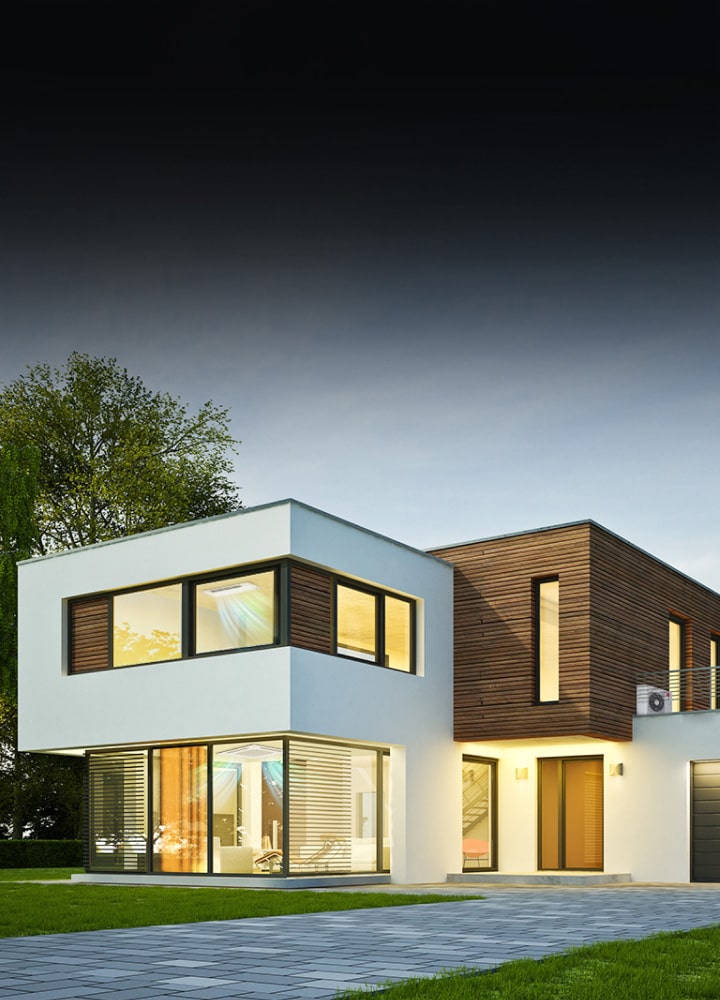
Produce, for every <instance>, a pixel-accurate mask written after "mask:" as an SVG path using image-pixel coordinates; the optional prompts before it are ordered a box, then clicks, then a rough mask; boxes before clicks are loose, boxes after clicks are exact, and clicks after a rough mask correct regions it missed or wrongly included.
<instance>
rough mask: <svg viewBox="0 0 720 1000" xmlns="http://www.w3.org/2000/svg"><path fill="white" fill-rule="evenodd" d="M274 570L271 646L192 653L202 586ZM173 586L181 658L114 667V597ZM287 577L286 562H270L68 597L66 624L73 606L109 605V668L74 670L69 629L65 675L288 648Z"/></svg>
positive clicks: (68, 630) (267, 644)
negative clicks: (176, 590)
mask: <svg viewBox="0 0 720 1000" xmlns="http://www.w3.org/2000/svg"><path fill="white" fill-rule="evenodd" d="M269 570H273V571H274V573H275V583H274V596H275V607H274V619H275V620H274V623H273V642H270V643H263V644H262V645H259V646H233V647H230V648H228V649H218V650H209V651H207V652H203V653H198V652H196V651H195V591H196V588H197V587H198V586H199V585H201V584H202V583H208V582H213V583H214V582H215V581H217V582H218V583H220V582H221V581H222V580H229V579H235V578H236V577H238V576H252V575H253V574H254V573H260V572H267V571H269ZM176 584H179V585H180V586H181V595H180V656H174V657H171V658H170V659H167V660H152V661H140V662H138V663H126V664H122V665H119V666H116V665H115V662H114V655H113V632H114V624H115V602H114V598H115V597H120V596H122V595H123V594H138V593H142V592H143V591H145V590H157V589H158V588H160V587H171V586H174V585H176ZM288 590H289V573H288V560H287V559H285V560H277V559H273V560H270V561H267V562H262V563H252V564H250V565H241V566H234V567H230V568H226V569H222V570H217V571H216V572H212V571H210V572H205V573H197V574H195V573H193V574H190V575H188V576H180V577H172V578H170V579H167V580H156V581H154V582H153V583H143V584H139V585H138V586H133V587H121V588H118V589H117V590H105V591H99V592H97V593H95V594H82V595H78V596H76V597H71V598H69V599H68V600H67V602H66V609H65V613H66V615H67V618H68V622H71V620H72V609H73V606H74V605H75V604H77V603H80V602H82V601H87V600H88V599H89V598H97V599H98V600H100V599H103V598H105V599H106V600H107V602H108V630H107V643H108V666H107V667H97V668H96V669H94V670H82V671H75V670H73V647H72V628H71V627H68V629H67V673H68V675H69V676H75V675H79V674H86V673H98V672H101V671H105V670H125V669H126V668H132V667H143V666H155V665H156V664H159V663H177V662H179V661H182V660H192V659H197V658H198V657H206V656H223V655H225V654H228V653H238V652H251V651H253V650H258V649H272V648H274V647H275V646H286V645H287V644H288V618H289V594H288Z"/></svg>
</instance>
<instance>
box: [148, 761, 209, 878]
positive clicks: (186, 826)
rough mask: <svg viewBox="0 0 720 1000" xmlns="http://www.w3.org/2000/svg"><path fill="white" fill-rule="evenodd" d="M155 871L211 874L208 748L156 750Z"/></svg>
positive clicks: (154, 770) (154, 777)
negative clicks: (208, 845) (209, 870)
mask: <svg viewBox="0 0 720 1000" xmlns="http://www.w3.org/2000/svg"><path fill="white" fill-rule="evenodd" d="M153 871H161V872H206V871H207V748H206V747H204V746H189V747H168V748H167V749H162V750H154V751H153Z"/></svg>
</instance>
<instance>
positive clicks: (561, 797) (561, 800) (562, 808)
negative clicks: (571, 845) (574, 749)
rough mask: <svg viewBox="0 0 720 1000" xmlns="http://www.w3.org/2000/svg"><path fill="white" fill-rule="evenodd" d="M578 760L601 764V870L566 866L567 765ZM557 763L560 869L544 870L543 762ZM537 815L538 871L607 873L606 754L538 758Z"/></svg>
mask: <svg viewBox="0 0 720 1000" xmlns="http://www.w3.org/2000/svg"><path fill="white" fill-rule="evenodd" d="M578 760H596V761H597V760H599V761H600V762H601V766H600V777H601V779H602V797H601V808H602V827H601V828H602V842H601V861H600V867H599V868H568V867H567V865H566V864H565V862H566V851H565V816H566V803H565V792H566V788H565V765H566V763H567V762H568V761H573V762H574V761H578ZM544 761H548V762H555V763H556V764H557V766H558V816H557V820H558V863H559V867H558V868H544V867H543V865H542V851H543V841H542V782H543V779H542V766H541V765H542V762H544ZM536 796H537V800H536V815H537V830H536V850H537V870H538V871H578V872H593V871H600V872H602V871H605V818H606V817H605V754H576V755H572V756H565V757H558V756H552V757H538V758H537V789H536Z"/></svg>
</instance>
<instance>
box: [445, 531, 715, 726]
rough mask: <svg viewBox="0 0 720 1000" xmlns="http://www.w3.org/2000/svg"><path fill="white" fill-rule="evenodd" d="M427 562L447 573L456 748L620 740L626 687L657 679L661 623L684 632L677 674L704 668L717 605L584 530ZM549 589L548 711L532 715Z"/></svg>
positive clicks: (690, 696)
mask: <svg viewBox="0 0 720 1000" xmlns="http://www.w3.org/2000/svg"><path fill="white" fill-rule="evenodd" d="M433 554H434V555H437V556H440V557H441V558H443V559H446V560H448V562H451V563H453V564H454V566H455V614H454V625H455V682H454V683H455V738H456V739H458V740H468V741H477V740H492V739H524V738H539V737H551V738H552V737H562V736H582V737H596V738H599V739H612V740H626V739H630V738H631V736H632V717H633V714H634V713H635V709H636V686H637V684H639V683H643V679H644V678H645V677H646V676H647V675H649V674H652V673H653V672H658V673H659V674H661V673H662V672H663V671H667V669H668V620H669V618H670V617H671V616H676V617H679V618H680V619H682V620H683V622H684V623H685V624H684V635H685V648H684V650H683V663H684V666H685V667H686V668H689V667H707V666H709V663H710V638H711V634H712V633H714V632H719V631H720V595H718V594H716V593H714V592H713V591H711V590H709V589H708V588H706V587H704V586H703V585H702V584H699V583H697V582H696V581H694V580H691V579H690V578H689V577H686V576H685V575H684V574H682V573H680V572H679V571H678V570H675V569H673V568H672V567H671V566H668V565H667V564H665V563H663V562H661V561H660V560H658V559H656V558H654V557H653V556H651V555H649V554H648V553H646V552H644V551H642V550H641V549H638V548H636V547H635V546H634V545H632V544H631V543H629V542H627V541H625V540H624V539H622V538H620V537H618V536H617V535H614V534H613V533H612V532H609V531H607V530H606V529H605V528H602V527H601V526H600V525H598V524H595V523H594V522H592V521H584V522H579V523H576V524H569V525H562V526H559V527H556V528H546V529H541V530H538V531H530V532H524V533H522V534H518V535H511V536H504V537H500V538H492V539H488V540H485V541H478V542H470V543H467V544H463V545H456V546H451V547H448V548H444V549H438V550H434V552H433ZM552 577H557V579H558V581H559V674H560V678H559V680H560V684H559V699H558V700H557V701H556V702H544V703H539V701H538V697H537V673H536V671H537V658H536V657H537V650H536V648H535V647H536V631H535V613H536V611H535V602H534V596H533V595H534V593H535V592H536V585H537V582H538V581H539V580H542V579H548V578H552ZM686 676H687V677H690V676H691V675H686ZM695 687H696V690H695V691H693V690H692V687H691V685H690V682H689V681H686V683H685V688H684V691H683V699H684V700H683V707H685V708H689V707H694V708H702V707H704V702H703V699H705V700H707V692H704V691H703V690H702V689H701V688H700V685H699V683H698V682H697V681H696V684H695ZM705 707H709V705H707V706H705Z"/></svg>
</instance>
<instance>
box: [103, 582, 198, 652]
mask: <svg viewBox="0 0 720 1000" xmlns="http://www.w3.org/2000/svg"><path fill="white" fill-rule="evenodd" d="M112 621H113V629H112V635H113V641H112V665H113V666H114V667H127V666H131V665H132V664H135V663H157V662H159V661H161V660H177V659H179V658H180V656H181V655H182V639H181V634H182V584H180V583H171V584H169V585H168V586H166V587H150V588H146V589H145V590H133V591H129V592H128V593H125V594H115V595H114V596H113V599H112Z"/></svg>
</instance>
